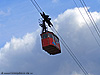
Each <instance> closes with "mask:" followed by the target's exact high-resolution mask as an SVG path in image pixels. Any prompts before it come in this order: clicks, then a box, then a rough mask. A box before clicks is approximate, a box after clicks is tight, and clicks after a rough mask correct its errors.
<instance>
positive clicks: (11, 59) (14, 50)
mask: <svg viewBox="0 0 100 75" xmlns="http://www.w3.org/2000/svg"><path fill="white" fill-rule="evenodd" d="M39 32H40V31H39V30H37V31H36V32H33V33H27V34H26V35H25V36H23V37H22V38H16V37H13V38H12V39H11V41H10V42H6V44H5V45H4V47H3V48H1V49H0V66H1V67H0V71H8V70H10V69H7V70H6V67H8V68H11V67H13V68H14V67H17V66H16V65H15V64H16V63H17V62H20V63H22V62H23V61H25V60H24V59H25V58H26V57H27V55H32V54H31V52H32V51H33V50H34V46H35V44H36V39H37V34H39ZM24 57H25V58H24ZM29 57H30V56H29ZM26 59H27V58H26ZM15 61H17V62H16V63H15ZM20 63H19V64H20ZM23 65H24V63H23ZM23 65H22V66H21V65H19V66H20V68H22V67H23ZM13 68H11V70H12V69H13Z"/></svg>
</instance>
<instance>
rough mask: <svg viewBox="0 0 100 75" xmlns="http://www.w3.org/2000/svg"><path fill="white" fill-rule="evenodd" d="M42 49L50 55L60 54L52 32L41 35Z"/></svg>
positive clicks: (57, 39)
mask: <svg viewBox="0 0 100 75" xmlns="http://www.w3.org/2000/svg"><path fill="white" fill-rule="evenodd" d="M41 41H42V48H43V50H45V51H46V52H48V53H49V54H50V55H55V54H58V53H61V49H60V43H59V38H58V37H57V36H56V35H55V34H54V33H53V32H49V31H47V32H43V33H42V34H41Z"/></svg>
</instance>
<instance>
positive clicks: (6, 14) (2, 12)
mask: <svg viewBox="0 0 100 75" xmlns="http://www.w3.org/2000/svg"><path fill="white" fill-rule="evenodd" d="M10 11H11V9H7V11H3V10H0V15H3V16H8V15H10Z"/></svg>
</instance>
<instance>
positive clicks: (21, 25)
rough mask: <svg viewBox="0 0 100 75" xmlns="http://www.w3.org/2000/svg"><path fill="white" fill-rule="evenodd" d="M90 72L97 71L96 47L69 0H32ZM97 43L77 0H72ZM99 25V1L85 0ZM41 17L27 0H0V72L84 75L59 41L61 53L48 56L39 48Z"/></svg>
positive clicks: (99, 66) (92, 74) (98, 48)
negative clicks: (39, 20)
mask: <svg viewBox="0 0 100 75" xmlns="http://www.w3.org/2000/svg"><path fill="white" fill-rule="evenodd" d="M36 1H37V2H38V4H39V5H40V6H41V8H42V9H43V11H45V12H46V13H47V14H49V15H50V17H52V22H53V24H54V25H55V26H56V27H57V30H58V32H59V33H60V34H61V36H62V37H63V39H64V40H65V41H66V43H67V44H68V46H69V47H70V48H71V50H72V51H73V52H74V53H75V55H76V56H77V57H78V59H79V60H80V62H81V63H82V65H83V66H84V67H85V69H86V70H87V71H88V73H89V74H90V75H99V74H100V46H98V44H97V42H96V40H95V39H94V37H93V35H92V34H91V32H90V30H89V28H88V26H87V24H86V23H85V21H84V20H83V18H82V16H81V15H80V13H79V11H78V9H77V7H76V6H75V4H74V2H73V0H65V1H64V0H36ZM75 1H76V2H77V4H78V6H79V7H78V8H79V9H80V10H81V12H82V14H83V15H84V17H85V19H86V21H87V23H88V24H89V27H90V28H91V29H92V32H93V34H94V35H95V37H96V38H97V41H98V42H99V43H100V38H99V37H98V36H97V34H96V32H95V30H94V28H93V26H92V24H91V22H90V21H89V19H88V17H87V15H86V13H85V11H84V8H83V7H82V6H81V4H80V2H79V0H75ZM85 2H86V4H87V6H88V8H89V10H90V11H91V14H92V16H93V18H94V20H95V22H96V24H97V26H98V28H100V8H99V7H100V0H95V1H94V0H92V1H90V0H85ZM39 18H41V16H40V14H39V13H38V12H37V10H36V9H35V7H34V6H33V5H32V3H31V2H30V0H0V74H1V72H32V73H33V75H84V74H83V72H82V71H81V70H80V68H79V67H78V66H77V64H76V63H75V62H74V61H73V59H72V58H71V56H70V55H69V54H68V53H67V52H66V50H65V48H64V47H63V45H62V44H61V50H62V53H61V54H58V55H54V56H53V55H49V54H48V53H46V52H45V51H43V50H42V47H41V38H40V33H41V28H40V27H39V24H38V19H39Z"/></svg>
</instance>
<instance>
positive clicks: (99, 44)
mask: <svg viewBox="0 0 100 75" xmlns="http://www.w3.org/2000/svg"><path fill="white" fill-rule="evenodd" d="M73 2H74V3H75V5H76V7H77V9H78V11H79V13H80V14H81V16H82V18H83V20H84V21H85V23H86V25H87V27H88V28H89V30H90V32H91V34H92V36H93V37H94V39H95V41H96V42H97V44H98V46H99V47H100V43H99V41H98V39H97V38H96V36H95V35H94V33H93V31H92V29H91V28H90V26H89V24H88V23H87V21H86V19H85V17H84V16H83V14H82V12H81V10H80V9H79V8H78V5H77V3H76V2H75V0H73Z"/></svg>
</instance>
